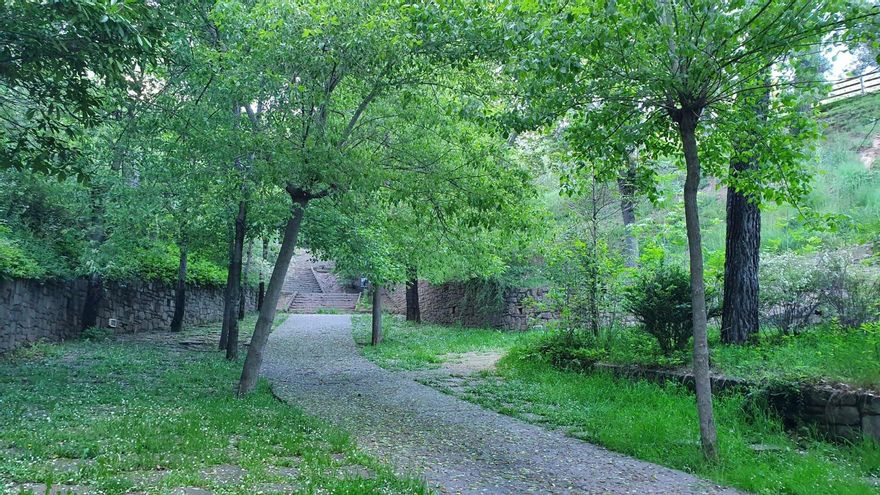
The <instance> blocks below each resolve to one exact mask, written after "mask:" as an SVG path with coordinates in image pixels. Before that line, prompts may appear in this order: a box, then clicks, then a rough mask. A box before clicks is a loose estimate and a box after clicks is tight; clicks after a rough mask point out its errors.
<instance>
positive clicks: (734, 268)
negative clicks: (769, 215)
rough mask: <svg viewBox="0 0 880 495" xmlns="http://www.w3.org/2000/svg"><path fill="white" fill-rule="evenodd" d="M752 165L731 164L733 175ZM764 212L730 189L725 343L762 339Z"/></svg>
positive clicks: (728, 196) (723, 308) (724, 323)
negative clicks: (760, 278) (760, 290)
mask: <svg viewBox="0 0 880 495" xmlns="http://www.w3.org/2000/svg"><path fill="white" fill-rule="evenodd" d="M748 167H750V165H749V164H743V163H731V173H736V171H740V170H744V169H747V168H748ZM760 248H761V210H760V208H759V207H758V205H757V204H756V203H755V202H753V201H749V198H748V197H747V196H745V195H743V194H741V193H740V192H738V191H736V190H735V189H734V188H733V187H730V188H728V189H727V243H726V247H725V258H724V302H723V305H722V312H721V341H722V342H724V343H725V344H738V345H742V344H747V343H753V342H755V341H756V339H757V337H758V288H759V286H758V264H759V257H760V253H759V251H760Z"/></svg>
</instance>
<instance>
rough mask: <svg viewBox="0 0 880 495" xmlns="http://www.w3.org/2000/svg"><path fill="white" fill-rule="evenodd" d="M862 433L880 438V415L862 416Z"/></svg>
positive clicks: (876, 438)
mask: <svg viewBox="0 0 880 495" xmlns="http://www.w3.org/2000/svg"><path fill="white" fill-rule="evenodd" d="M862 433H863V434H864V435H865V436H867V437H870V438H873V439H875V440H880V415H871V416H862Z"/></svg>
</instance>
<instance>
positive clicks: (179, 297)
mask: <svg viewBox="0 0 880 495" xmlns="http://www.w3.org/2000/svg"><path fill="white" fill-rule="evenodd" d="M186 257H187V246H186V243H185V242H182V243H180V263H179V264H178V265H177V285H176V286H175V287H174V316H173V317H172V318H171V331H172V332H179V331H181V330H182V329H183V316H184V312H185V311H186Z"/></svg>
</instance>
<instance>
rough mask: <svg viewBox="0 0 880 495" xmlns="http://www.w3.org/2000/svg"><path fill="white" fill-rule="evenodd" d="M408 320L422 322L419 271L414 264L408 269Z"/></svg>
mask: <svg viewBox="0 0 880 495" xmlns="http://www.w3.org/2000/svg"><path fill="white" fill-rule="evenodd" d="M406 275H407V281H406V321H413V322H416V323H421V322H422V310H421V308H420V307H419V272H418V270H417V269H416V267H414V266H410V267H407V269H406Z"/></svg>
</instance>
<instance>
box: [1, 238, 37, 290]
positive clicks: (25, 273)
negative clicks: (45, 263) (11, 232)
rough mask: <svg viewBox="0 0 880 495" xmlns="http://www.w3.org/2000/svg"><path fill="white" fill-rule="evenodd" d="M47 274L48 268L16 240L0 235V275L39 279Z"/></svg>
mask: <svg viewBox="0 0 880 495" xmlns="http://www.w3.org/2000/svg"><path fill="white" fill-rule="evenodd" d="M0 233H2V232H0ZM45 276H46V270H45V269H44V268H43V267H41V266H40V265H39V264H38V263H37V262H36V261H34V260H33V259H31V258H30V257H28V256H27V255H26V254H25V253H24V251H23V250H22V249H21V248H20V247H19V246H18V245H17V244H16V243H15V242H14V241H12V240H9V239H4V238H2V237H0V277H12V278H37V279H38V278H43V277H45Z"/></svg>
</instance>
